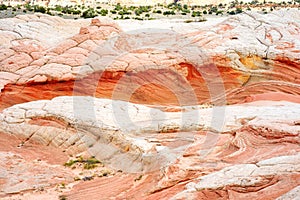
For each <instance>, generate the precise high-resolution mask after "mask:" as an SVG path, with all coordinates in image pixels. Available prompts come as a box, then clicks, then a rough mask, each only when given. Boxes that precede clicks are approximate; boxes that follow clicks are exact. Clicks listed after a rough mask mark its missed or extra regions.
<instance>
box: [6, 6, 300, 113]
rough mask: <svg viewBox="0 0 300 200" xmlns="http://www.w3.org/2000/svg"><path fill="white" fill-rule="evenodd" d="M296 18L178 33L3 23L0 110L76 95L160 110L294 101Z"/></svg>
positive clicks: (46, 20) (45, 20)
mask: <svg viewBox="0 0 300 200" xmlns="http://www.w3.org/2000/svg"><path fill="white" fill-rule="evenodd" d="M50 19H51V20H50ZM299 21H300V19H299V11H297V10H294V9H291V10H289V11H276V12H273V13H271V14H268V15H259V14H257V13H247V14H243V15H238V16H235V17H231V18H228V19H227V20H225V21H223V22H222V23H219V24H216V25H214V26H213V27H210V26H207V25H206V26H204V25H201V24H199V25H198V24H197V25H198V28H197V27H196V28H195V26H193V27H192V28H193V29H194V30H195V31H192V32H191V33H180V32H174V31H172V30H169V29H157V28H156V29H151V30H147V31H146V30H139V31H130V32H122V30H120V28H119V27H118V26H117V25H116V24H115V23H113V22H111V21H109V20H107V19H93V20H92V21H91V22H89V21H87V20H79V21H70V20H63V19H59V18H56V17H53V19H52V17H49V16H45V15H29V16H27V15H25V16H19V17H18V18H16V19H11V20H2V21H1V24H3V25H2V26H1V29H2V31H1V44H2V46H1V59H0V60H1V73H0V78H1V79H0V84H1V88H2V93H1V97H0V98H1V99H0V101H1V108H2V109H3V108H5V107H8V106H11V105H14V104H16V103H22V102H27V101H32V100H38V99H51V98H53V97H55V96H62V95H72V94H73V93H75V94H76V95H88V96H96V97H105V98H113V99H120V100H125V101H131V102H134V103H145V104H160V105H170V104H171V105H194V104H198V103H213V104H218V103H220V102H221V103H222V104H225V102H227V103H229V104H232V103H242V102H248V101H253V100H264V99H267V100H268V99H269V100H271V99H274V96H277V97H278V96H281V97H280V98H279V97H278V99H285V100H290V101H293V102H299V98H298V95H299V86H298V84H299V79H298V73H299V71H298V70H299V51H300V49H299V48H300V47H299V45H300V44H299V41H300V40H299ZM66 24H67V25H66ZM89 24H90V25H89ZM65 25H66V26H65ZM176 26H179V27H180V26H181V25H180V23H179V24H178V25H176ZM183 27H187V26H183ZM197 29H199V31H197ZM47 30H50V31H47ZM176 30H177V31H178V30H180V28H177V29H176ZM49 38H51V40H49ZM136 41H138V42H136ZM120 55H122V56H120ZM158 71H159V75H157V72H158ZM75 80H76V82H75V84H74V81H75ZM212 80H214V81H212ZM44 83H47V84H44ZM224 92H226V98H225V97H224V95H223V93H224ZM20 93H21V94H22V95H21V96H22V97H20V95H19V94H20ZM15 95H18V97H17V96H15ZM217 100H219V101H217Z"/></svg>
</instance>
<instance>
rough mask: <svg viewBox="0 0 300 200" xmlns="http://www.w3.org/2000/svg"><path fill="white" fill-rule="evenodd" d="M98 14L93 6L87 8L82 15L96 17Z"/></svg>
mask: <svg viewBox="0 0 300 200" xmlns="http://www.w3.org/2000/svg"><path fill="white" fill-rule="evenodd" d="M97 16H98V15H97V13H96V12H95V10H94V9H92V8H89V9H87V10H85V11H84V12H83V13H82V15H81V17H83V18H94V17H97Z"/></svg>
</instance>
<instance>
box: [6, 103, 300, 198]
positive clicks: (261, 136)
mask: <svg viewBox="0 0 300 200" xmlns="http://www.w3.org/2000/svg"><path fill="white" fill-rule="evenodd" d="M269 104H271V105H268V106H267V105H264V106H261V105H258V106H256V105H251V104H249V105H239V106H226V107H213V108H204V107H199V106H192V107H182V109H183V112H166V111H165V112H163V111H161V110H158V109H154V108H149V107H146V106H142V105H137V104H131V103H127V102H122V101H113V100H108V99H98V98H92V97H58V98H54V99H53V100H51V101H47V100H44V101H34V102H29V103H25V104H18V105H15V106H13V107H10V108H8V109H5V110H4V111H3V112H2V113H1V114H0V119H1V120H0V121H1V124H0V131H1V132H3V133H7V134H10V135H14V136H16V137H17V138H20V139H21V140H22V141H23V145H26V143H27V142H31V141H32V142H38V143H39V144H42V145H45V146H53V147H56V148H60V149H62V150H63V151H64V152H66V153H67V154H71V155H75V154H78V153H83V152H88V153H89V155H91V156H96V158H98V159H99V160H101V161H103V162H104V163H105V164H106V165H108V166H110V167H112V168H114V169H115V170H116V171H117V170H122V171H123V172H126V173H144V174H148V175H149V176H150V174H151V173H154V174H156V176H160V181H158V184H157V186H156V187H154V185H152V187H151V188H150V189H149V188H143V190H142V191H144V192H146V191H148V192H154V194H153V195H154V197H152V198H157V197H158V196H159V195H160V192H159V191H160V190H163V189H166V188H169V187H172V186H174V185H176V184H177V183H180V182H182V181H183V180H184V181H188V182H190V181H192V182H194V181H196V180H197V179H198V176H200V179H201V180H203V181H200V182H199V184H197V185H194V186H193V187H194V188H195V189H194V190H195V191H194V190H192V189H190V187H191V186H190V185H191V184H188V185H187V186H186V187H187V188H189V189H188V190H187V191H185V190H184V191H182V192H180V191H177V193H178V194H177V193H176V194H174V193H170V194H168V195H172V194H173V195H175V196H176V198H177V197H180V198H181V197H182V195H186V196H195V198H194V199H197V198H200V197H201V198H203V197H204V196H205V194H206V193H205V192H204V193H203V192H202V193H201V192H200V193H199V194H198V193H197V192H196V191H198V190H201V191H202V190H203V189H208V190H216V192H215V193H218V192H217V190H220V192H221V193H222V195H225V197H226V195H227V197H228V195H229V196H230V195H235V197H236V198H246V197H247V198H248V197H250V196H251V195H252V196H255V195H257V194H258V193H256V192H257V191H259V190H260V189H261V188H265V189H264V190H266V191H269V190H272V188H273V187H275V188H276V187H277V186H276V184H278V187H280V185H281V184H284V183H285V182H286V181H288V180H290V179H291V177H292V178H293V180H295V181H294V182H293V183H290V185H289V187H284V188H282V189H281V190H278V191H277V193H276V194H275V193H272V195H271V196H270V197H278V196H280V195H281V194H283V193H286V192H288V191H289V190H291V189H292V187H295V186H297V185H298V184H299V181H297V180H299V176H300V174H299V170H300V169H299V164H300V163H299V162H298V160H299V158H298V157H299V151H300V149H299V143H300V138H299V133H300V127H299V125H297V120H298V119H299V114H298V113H299V112H300V107H299V105H298V104H294V103H288V102H280V103H277V104H276V103H275V104H274V103H273V105H272V103H271V102H269ZM240 110H243V112H240ZM283 113H284V114H283ZM280 156H281V157H280ZM282 156H283V157H282ZM277 157H278V158H277ZM264 159H269V160H266V161H262V160H264ZM276 161H278V162H276ZM271 162H273V164H269V163H271ZM273 165H274V166H273ZM224 167H226V168H224ZM159 169H164V171H163V172H162V173H158V174H157V171H159ZM236 169H240V170H241V175H240V174H238V173H237V171H236ZM218 170H220V171H218ZM213 171H216V172H214V173H212V172H213ZM228 171H229V172H230V171H232V173H229V172H228ZM248 171H249V173H246V172H248ZM253 171H255V173H253ZM256 171H257V172H256ZM225 172H226V174H227V172H228V177H227V176H225V175H222V173H225ZM205 174H209V175H207V177H208V178H206V176H203V175H205ZM219 174H220V175H219ZM242 175H243V176H242ZM275 175H276V177H275ZM219 176H220V178H216V177H219ZM231 176H232V177H231ZM214 178H216V179H215V181H212V180H211V179H214ZM221 178H222V179H221ZM280 181H281V182H283V183H281V182H280ZM206 182H210V184H207V183H206ZM244 182H245V184H244ZM132 187H133V186H132ZM202 187H205V188H202ZM231 187H234V188H235V189H232V190H233V193H232V194H231V192H229V190H230V191H231V189H229V188H231ZM239 187H240V189H239ZM131 189H132V188H131ZM245 192H253V193H251V194H245V195H246V196H245V195H244V196H243V194H240V193H245ZM190 193H192V195H191V194H190ZM210 193H212V194H211V195H216V194H215V193H213V192H210ZM223 193H224V194H223ZM140 195H142V194H140ZM156 195H158V196H157V197H155V196H156ZM197 195H198V196H199V195H200V197H197ZM196 197H197V198H196ZM265 197H266V196H265ZM267 197H269V196H267ZM91 198H92V197H91ZM159 198H161V197H159Z"/></svg>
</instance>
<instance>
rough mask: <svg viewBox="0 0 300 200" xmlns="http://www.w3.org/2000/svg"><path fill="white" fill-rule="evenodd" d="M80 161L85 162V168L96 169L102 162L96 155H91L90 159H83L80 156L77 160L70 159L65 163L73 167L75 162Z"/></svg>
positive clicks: (80, 162)
mask: <svg viewBox="0 0 300 200" xmlns="http://www.w3.org/2000/svg"><path fill="white" fill-rule="evenodd" d="M76 163H79V164H83V169H94V168H96V167H97V166H98V165H99V164H101V162H100V161H99V160H97V159H96V158H95V157H91V158H89V159H83V158H82V157H79V158H78V159H76V160H70V161H68V162H66V163H65V164H64V166H66V167H72V166H73V165H74V164H76Z"/></svg>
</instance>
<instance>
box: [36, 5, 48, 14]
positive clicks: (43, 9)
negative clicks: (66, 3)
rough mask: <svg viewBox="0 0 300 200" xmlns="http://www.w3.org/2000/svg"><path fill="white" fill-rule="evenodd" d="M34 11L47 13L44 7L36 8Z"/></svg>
mask: <svg viewBox="0 0 300 200" xmlns="http://www.w3.org/2000/svg"><path fill="white" fill-rule="evenodd" d="M33 11H34V12H40V13H46V8H44V7H43V6H34V7H33Z"/></svg>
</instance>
